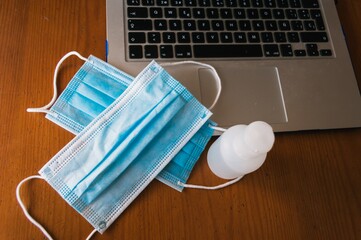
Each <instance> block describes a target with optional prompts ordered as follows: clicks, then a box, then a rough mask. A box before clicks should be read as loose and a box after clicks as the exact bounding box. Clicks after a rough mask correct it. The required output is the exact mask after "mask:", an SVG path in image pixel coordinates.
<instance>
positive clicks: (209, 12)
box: [207, 8, 219, 18]
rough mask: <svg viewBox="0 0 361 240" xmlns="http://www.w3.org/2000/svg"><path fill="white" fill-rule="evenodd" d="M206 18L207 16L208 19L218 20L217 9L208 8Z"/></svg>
mask: <svg viewBox="0 0 361 240" xmlns="http://www.w3.org/2000/svg"><path fill="white" fill-rule="evenodd" d="M207 16H208V18H218V17H219V13H218V9H217V8H208V9H207Z"/></svg>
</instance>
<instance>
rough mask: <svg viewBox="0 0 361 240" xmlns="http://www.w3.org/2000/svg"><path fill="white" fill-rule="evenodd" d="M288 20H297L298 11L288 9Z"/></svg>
mask: <svg viewBox="0 0 361 240" xmlns="http://www.w3.org/2000/svg"><path fill="white" fill-rule="evenodd" d="M286 17H287V19H297V11H296V10H295V9H286Z"/></svg>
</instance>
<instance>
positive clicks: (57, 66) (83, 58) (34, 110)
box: [26, 51, 88, 114]
mask: <svg viewBox="0 0 361 240" xmlns="http://www.w3.org/2000/svg"><path fill="white" fill-rule="evenodd" d="M72 55H75V56H77V57H78V58H80V59H81V60H83V61H85V62H86V61H88V59H87V58H85V57H83V56H82V55H80V54H79V53H78V52H76V51H72V52H69V53H67V54H65V55H64V56H63V57H62V58H61V59H60V60H59V62H58V64H57V65H56V68H55V70H54V77H53V90H54V94H53V98H52V99H51V101H50V102H49V103H48V104H47V105H45V106H43V107H39V108H28V109H27V110H26V111H27V112H42V113H48V114H51V112H50V111H49V110H48V109H49V108H50V107H51V106H52V105H53V104H54V102H55V101H56V99H57V97H58V90H57V87H56V80H57V77H58V72H59V69H60V66H61V64H62V63H63V62H64V61H65V60H66V59H67V58H68V57H70V56H72Z"/></svg>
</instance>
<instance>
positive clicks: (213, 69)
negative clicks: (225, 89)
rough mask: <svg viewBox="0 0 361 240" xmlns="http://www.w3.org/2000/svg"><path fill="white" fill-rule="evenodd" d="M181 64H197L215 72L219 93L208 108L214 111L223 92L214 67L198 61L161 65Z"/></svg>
mask: <svg viewBox="0 0 361 240" xmlns="http://www.w3.org/2000/svg"><path fill="white" fill-rule="evenodd" d="M181 64H196V65H200V66H203V67H207V68H210V69H211V70H212V71H213V73H214V76H215V81H216V83H217V88H218V91H217V95H216V97H215V99H214V102H213V104H212V105H211V106H210V107H209V108H208V109H209V110H212V109H213V108H214V106H216V104H217V102H218V99H219V96H220V95H221V91H222V82H221V78H220V77H219V75H218V73H217V71H216V69H215V68H214V67H213V66H211V65H209V64H206V63H201V62H196V61H181V62H170V63H161V64H160V65H161V66H163V67H165V66H175V65H181Z"/></svg>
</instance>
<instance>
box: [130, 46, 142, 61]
mask: <svg viewBox="0 0 361 240" xmlns="http://www.w3.org/2000/svg"><path fill="white" fill-rule="evenodd" d="M129 58H131V59H139V58H143V49H142V46H140V45H131V46H129Z"/></svg>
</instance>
